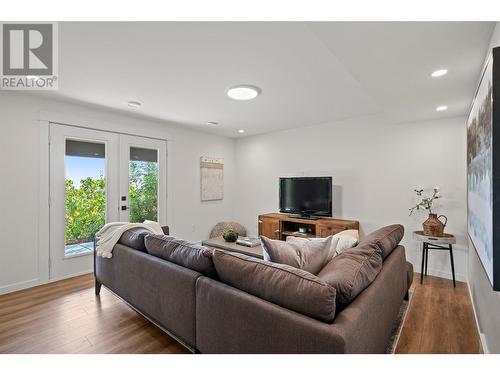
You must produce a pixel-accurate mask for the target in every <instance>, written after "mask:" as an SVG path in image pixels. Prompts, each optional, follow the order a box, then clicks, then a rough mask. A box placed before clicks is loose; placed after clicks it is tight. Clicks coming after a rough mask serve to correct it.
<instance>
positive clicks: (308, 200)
mask: <svg viewBox="0 0 500 375" xmlns="http://www.w3.org/2000/svg"><path fill="white" fill-rule="evenodd" d="M280 212H284V213H291V214H300V215H303V216H310V215H315V216H332V178H331V177H282V178H280Z"/></svg>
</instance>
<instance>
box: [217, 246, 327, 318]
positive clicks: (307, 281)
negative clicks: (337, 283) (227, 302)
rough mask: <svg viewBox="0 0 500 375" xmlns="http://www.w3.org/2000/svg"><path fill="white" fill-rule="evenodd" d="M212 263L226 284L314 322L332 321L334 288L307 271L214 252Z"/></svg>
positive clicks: (234, 254)
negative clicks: (309, 318) (312, 319)
mask: <svg viewBox="0 0 500 375" xmlns="http://www.w3.org/2000/svg"><path fill="white" fill-rule="evenodd" d="M214 264H215V268H216V270H217V274H218V275H219V277H220V279H221V280H222V281H223V282H224V283H226V284H228V285H231V286H233V287H235V288H238V289H240V290H243V291H245V292H247V293H249V294H252V295H254V296H257V297H259V298H262V299H264V300H266V301H269V302H272V303H274V304H276V305H279V306H281V307H284V308H287V309H290V310H293V311H296V312H298V313H301V314H304V315H307V316H310V317H312V318H315V319H319V320H322V321H325V322H331V321H333V319H334V318H335V288H333V287H332V286H330V285H328V284H327V283H325V282H323V281H321V280H320V279H319V278H318V277H317V276H314V275H312V274H310V273H309V272H307V271H304V270H299V269H297V268H294V267H290V266H287V265H285V264H276V263H271V262H266V261H264V260H261V259H258V258H254V257H250V256H247V255H243V254H237V253H230V252H226V251H223V250H217V249H215V250H214Z"/></svg>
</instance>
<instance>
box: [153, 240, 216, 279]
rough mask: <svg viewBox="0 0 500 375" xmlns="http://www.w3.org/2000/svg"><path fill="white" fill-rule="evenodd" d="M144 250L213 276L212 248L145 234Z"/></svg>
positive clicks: (214, 274) (214, 273)
mask: <svg viewBox="0 0 500 375" xmlns="http://www.w3.org/2000/svg"><path fill="white" fill-rule="evenodd" d="M145 243H146V250H147V252H148V253H149V254H151V255H154V256H156V257H159V258H162V259H165V260H168V261H170V262H172V263H175V264H178V265H180V266H183V267H186V268H189V269H192V270H194V271H198V272H201V273H202V274H204V275H206V276H209V277H215V276H216V272H215V268H214V263H213V259H212V258H213V255H212V250H210V249H209V248H207V247H205V246H201V245H195V244H193V243H191V242H188V241H184V240H181V239H178V238H175V237H171V236H165V235H160V234H149V235H147V236H146V240H145Z"/></svg>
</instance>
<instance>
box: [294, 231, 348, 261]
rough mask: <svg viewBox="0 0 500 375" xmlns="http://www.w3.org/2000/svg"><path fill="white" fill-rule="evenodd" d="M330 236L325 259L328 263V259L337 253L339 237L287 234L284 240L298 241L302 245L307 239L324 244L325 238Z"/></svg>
mask: <svg viewBox="0 0 500 375" xmlns="http://www.w3.org/2000/svg"><path fill="white" fill-rule="evenodd" d="M330 237H331V238H332V242H331V244H330V249H329V250H328V255H327V256H326V259H327V262H326V263H328V262H329V261H330V260H332V259H333V257H334V256H335V255H337V247H338V243H339V241H340V238H339V237H334V236H329V237H326V238H321V237H319V238H304V237H294V236H288V237H287V238H286V242H295V243H299V244H302V245H304V244H305V243H307V242H308V241H312V242H314V243H317V244H322V245H323V244H326V240H327V239H329V238H330ZM323 246H324V245H323ZM326 263H325V264H326Z"/></svg>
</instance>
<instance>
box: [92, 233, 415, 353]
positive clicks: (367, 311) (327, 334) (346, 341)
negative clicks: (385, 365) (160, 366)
mask: <svg viewBox="0 0 500 375" xmlns="http://www.w3.org/2000/svg"><path fill="white" fill-rule="evenodd" d="M386 228H389V227H386ZM393 230H394V226H392V229H390V230H389V232H390V231H393ZM401 230H402V227H401ZM164 231H165V232H166V234H168V228H165V229H164ZM377 233H378V234H377ZM387 234H388V230H387V229H385V228H384V229H382V230H379V231H377V232H375V236H372V237H370V236H371V235H369V236H367V237H366V238H365V239H364V240H363V241H361V243H360V245H363V246H366V245H367V243H375V244H377V246H379V247H380V249H381V252H382V253H383V255H384V258H385V259H384V261H383V265H382V269H381V271H380V273H379V274H378V275H377V276H376V278H375V280H374V281H373V282H372V283H371V284H370V285H369V286H368V287H367V288H366V289H364V290H363V291H361V293H360V294H359V295H357V297H355V298H354V300H353V301H352V302H350V303H349V304H348V305H347V306H345V307H343V306H342V308H339V307H337V313H336V316H335V318H334V320H333V321H332V322H324V321H321V320H318V319H315V318H312V317H310V316H307V315H304V314H301V313H298V312H296V311H294V310H291V309H288V308H285V307H282V306H280V305H277V304H275V303H272V302H269V301H268V300H265V299H262V298H259V297H257V296H256V295H254V294H258V293H254V294H250V293H247V292H244V291H243V290H240V289H238V288H235V287H233V286H230V285H228V284H226V283H223V282H222V281H221V280H220V278H219V277H218V276H217V275H213V274H211V275H207V274H203V273H201V272H197V271H194V270H192V269H190V268H186V267H183V266H181V265H178V264H175V263H172V262H171V261H168V260H165V259H162V258H160V257H158V256H154V255H151V254H148V253H147V251H146V250H145V247H144V245H143V243H142V241H144V234H141V235H140V236H138V235H134V234H132V235H130V234H128V235H124V236H123V237H122V239H121V241H120V242H121V243H119V244H117V245H116V246H115V248H114V249H113V257H112V258H109V259H106V258H100V257H97V258H96V259H95V278H96V294H98V293H99V290H100V286H101V284H102V285H104V286H106V287H107V288H108V289H110V290H111V291H113V292H114V293H115V294H117V295H118V296H119V297H121V298H122V299H123V300H124V301H125V302H127V303H128V304H129V305H130V306H132V307H133V308H134V309H136V310H137V311H138V312H140V313H141V314H142V315H144V316H145V317H146V318H148V319H149V320H151V321H152V322H154V323H155V324H157V325H158V326H159V327H160V328H162V329H163V330H165V331H166V332H168V333H169V334H170V335H172V336H173V337H174V338H176V339H177V340H178V341H179V342H181V343H182V344H184V345H185V346H186V347H187V348H188V349H190V350H191V351H193V352H201V353H383V352H384V350H385V348H386V346H387V343H388V340H389V338H390V335H391V332H392V329H393V326H394V323H395V319H396V317H397V314H398V312H399V309H400V306H401V303H402V301H403V299H404V298H405V296H407V293H408V288H409V286H410V285H411V281H412V277H413V269H412V267H411V264H409V263H407V262H406V258H405V251H404V248H403V247H402V246H399V245H398V243H399V240H398V241H397V243H394V241H392V242H391V241H390V239H389V240H387V239H386V238H385V237H387ZM401 236H402V232H401ZM399 238H400V237H399ZM148 239H149V238H148ZM173 241H175V240H173ZM124 243H125V244H126V245H129V246H126V245H124ZM183 245H184V244H183V243H180V245H179V246H180V248H179V249H180V251H184V250H183V248H182V246H183ZM131 246H132V247H131ZM391 247H394V248H392V249H391ZM178 254H179V252H178V251H177V248H176V252H175V254H174V257H173V258H172V259H174V260H175V256H178ZM167 259H168V258H167ZM334 259H335V258H334ZM177 261H178V260H177ZM184 264H186V263H184ZM327 266H328V265H327ZM325 268H326V267H325ZM320 275H321V273H320ZM282 288H283V287H282ZM286 292H287V293H288V294H290V290H287V291H286ZM305 311H307V309H305Z"/></svg>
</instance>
